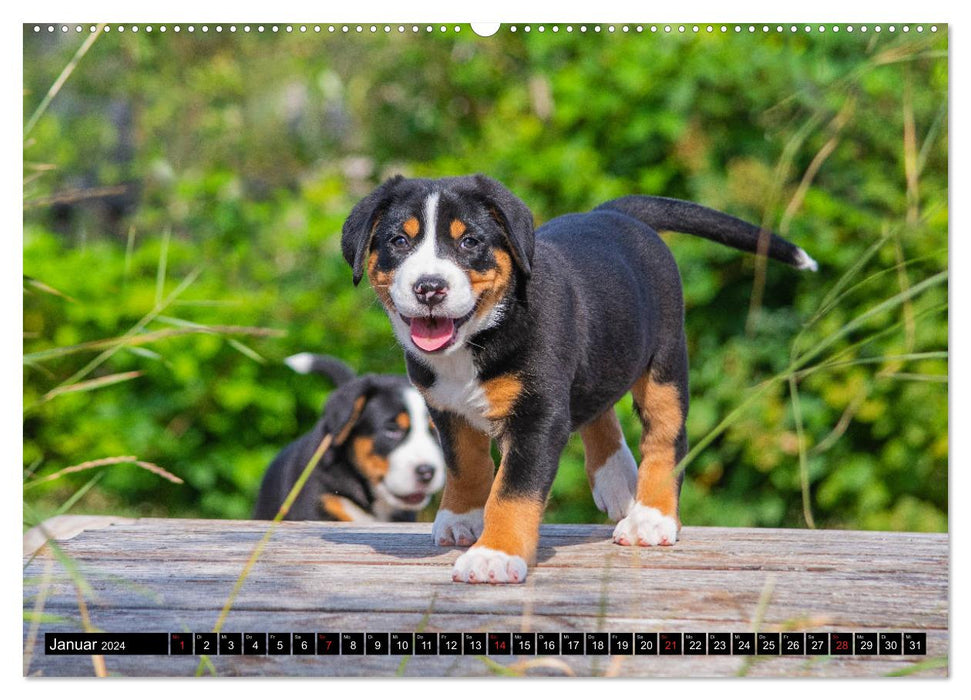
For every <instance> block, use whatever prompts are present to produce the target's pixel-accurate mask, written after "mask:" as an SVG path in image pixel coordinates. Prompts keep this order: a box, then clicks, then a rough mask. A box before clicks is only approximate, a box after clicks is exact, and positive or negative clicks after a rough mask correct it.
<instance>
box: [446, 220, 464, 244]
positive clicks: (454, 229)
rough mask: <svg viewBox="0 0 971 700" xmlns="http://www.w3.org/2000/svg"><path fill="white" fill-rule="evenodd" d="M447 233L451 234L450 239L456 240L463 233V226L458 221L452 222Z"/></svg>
mask: <svg viewBox="0 0 971 700" xmlns="http://www.w3.org/2000/svg"><path fill="white" fill-rule="evenodd" d="M448 232H449V234H451V236H452V238H454V239H456V240H458V239H459V238H461V237H462V234H463V233H465V224H463V223H462V222H461V221H459V220H458V219H454V220H453V221H452V224H451V226H449V227H448Z"/></svg>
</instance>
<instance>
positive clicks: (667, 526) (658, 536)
mask: <svg viewBox="0 0 971 700" xmlns="http://www.w3.org/2000/svg"><path fill="white" fill-rule="evenodd" d="M677 541H678V522H677V520H675V519H674V518H672V517H671V516H670V515H663V514H662V513H661V511H659V510H658V509H657V508H651V507H650V506H642V505H641V504H640V503H635V504H634V507H633V508H632V509H631V511H630V513H629V514H628V515H627V517H626V518H624V519H623V520H621V521H620V522H619V523H617V527H615V528H614V542H616V543H617V544H623V545H632V544H638V545H642V546H654V545H658V544H661V545H669V544H674V543H675V542H677Z"/></svg>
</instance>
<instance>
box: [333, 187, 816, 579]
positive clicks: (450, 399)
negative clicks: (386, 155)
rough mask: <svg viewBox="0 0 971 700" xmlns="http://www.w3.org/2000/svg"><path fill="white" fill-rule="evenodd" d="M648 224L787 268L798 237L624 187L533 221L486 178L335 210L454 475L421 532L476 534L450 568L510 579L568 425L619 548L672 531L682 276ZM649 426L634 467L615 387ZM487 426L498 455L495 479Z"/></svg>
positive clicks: (520, 563)
mask: <svg viewBox="0 0 971 700" xmlns="http://www.w3.org/2000/svg"><path fill="white" fill-rule="evenodd" d="M658 230H673V231H681V232H684V233H690V234H694V235H697V236H702V237H704V238H709V239H711V240H714V241H717V242H719V243H722V244H725V245H729V246H732V247H735V248H738V249H741V250H744V251H748V252H756V251H757V250H759V249H760V241H761V243H762V246H763V247H764V250H765V253H766V254H767V255H768V256H769V257H771V258H774V259H776V260H780V261H782V262H784V263H787V264H789V265H793V266H795V267H797V268H803V269H805V268H808V269H813V270H815V269H816V263H815V261H814V260H812V258H810V257H809V256H808V255H807V254H806V253H805V252H804V251H803V250H802V249H801V248H798V247H797V246H795V245H793V244H791V243H789V242H788V241H786V240H784V239H782V238H779V237H778V236H775V235H772V234H770V233H768V232H763V231H760V229H759V228H758V227H756V226H752V225H751V224H748V223H745V222H744V221H741V220H739V219H736V218H734V217H731V216H728V215H727V214H722V213H720V212H716V211H713V210H711V209H706V208H704V207H702V206H699V205H697V204H692V203H689V202H682V201H679V200H674V199H666V198H660V197H643V196H631V197H624V198H622V199H617V200H614V201H611V202H607V203H606V204H603V205H601V206H599V207H597V208H596V209H594V210H593V211H591V212H588V213H585V214H569V215H566V216H561V217H559V218H556V219H553V220H552V221H549V222H548V223H546V224H545V225H543V226H542V227H540V228H539V229H538V230H536V231H535V232H534V230H533V216H532V213H531V212H530V210H529V209H528V208H527V207H526V205H525V204H523V202H521V201H520V200H519V199H518V198H516V197H515V196H514V195H513V194H512V193H511V192H510V191H509V190H507V189H506V188H505V187H503V186H502V185H501V184H500V183H498V182H496V181H494V180H491V179H489V178H487V177H484V176H481V175H474V176H467V177H455V178H445V179H441V180H406V179H404V178H402V177H401V176H397V177H395V178H392V179H390V180H388V181H387V182H385V183H384V184H383V185H382V186H381V187H379V188H378V189H377V190H375V191H374V192H373V193H372V194H370V195H369V196H368V197H366V198H365V199H364V200H363V201H361V202H360V203H359V204H358V205H357V206H355V207H354V209H353V210H352V211H351V214H350V216H349V217H348V219H347V221H346V222H345V223H344V227H343V233H342V249H343V253H344V257H345V258H346V259H347V261H348V263H349V264H350V265H351V266H352V267H353V270H354V275H353V279H354V283H355V284H357V283H358V282H359V281H360V280H361V278H362V277H363V276H364V275H365V274H367V276H368V280H369V281H370V283H371V286H372V287H373V288H374V290H375V291H376V293H377V295H378V298H379V299H380V300H381V302H382V304H383V305H384V307H385V310H386V311H387V313H388V316H389V318H390V319H391V325H392V327H393V329H394V332H395V334H396V336H397V337H398V340H399V342H400V343H401V345H402V346H403V348H404V350H405V356H406V358H407V366H408V374H409V376H410V378H411V380H412V383H414V384H415V386H417V387H418V389H419V390H420V391H421V392H422V395H423V396H424V397H425V399H426V401H427V402H428V405H429V406H430V407H431V408H432V409H433V410H432V416H433V417H434V419H435V424H436V425H437V426H438V429H439V433H440V435H441V439H442V447H443V449H444V451H445V457H446V462H447V464H448V472H447V476H446V481H445V492H444V494H443V496H442V503H441V507H440V509H439V511H438V515H437V516H436V518H435V524H434V526H433V529H432V535H433V537H434V538H435V541H436V542H437V543H438V544H440V545H456V544H458V545H473V543H474V545H473V546H472V547H471V548H470V549H469V550H468V551H467V552H465V553H464V554H462V556H460V557H459V558H458V560H457V561H456V563H455V567H454V569H453V572H452V578H453V579H454V580H456V581H465V582H469V583H478V582H492V583H502V582H522V581H523V580H524V579H525V578H526V571H527V562H530V561H532V560H533V559H534V557H535V553H536V544H537V539H538V537H539V524H540V521H541V520H542V517H543V510H544V507H545V503H546V498H547V495H548V493H549V490H550V486H551V485H552V483H553V477H554V475H555V474H556V470H557V466H558V463H559V458H560V453H561V452H562V451H563V448H564V446H565V445H566V442H567V438H568V437H569V435H570V433H571V431H575V430H579V431H580V435H581V437H582V439H583V445H584V451H585V453H586V458H585V459H586V472H587V477H588V480H589V482H590V486H591V488H592V491H593V498H594V501H595V502H596V504H597V506H598V507H599V508H600V509H601V510H603V511H605V512H606V513H607V514H608V515H609V516H610V517H611V518H612V519H615V520H619V521H620V522H619V523H618V524H617V527H616V529H615V530H614V534H613V539H614V541H615V542H616V543H618V544H621V545H635V544H637V545H671V544H674V543H675V541H676V540H677V538H678V532H679V529H680V520H679V518H678V498H679V495H680V490H681V474H680V473H679V472H678V471H677V470H676V469H675V467H676V465H677V464H678V462H679V460H680V459H681V458H682V457H683V456H684V455H685V453H686V451H687V440H686V437H685V429H684V424H685V416H686V415H687V412H688V357H687V350H686V345H685V334H684V302H683V299H682V291H681V279H680V276H679V274H678V269H677V266H676V265H675V261H674V258H673V257H672V255H671V253H670V251H669V250H668V248H667V246H666V245H665V244H664V242H663V241H662V240H661V238H660V237H659V236H658V234H657V231H658ZM628 391H630V392H631V393H632V394H633V397H634V404H635V408H636V410H637V412H638V414H639V416H640V419H641V422H642V425H643V435H642V437H641V441H640V451H641V463H640V468H639V469H638V467H637V463H636V462H635V460H634V457H633V455H632V454H631V452H630V450H629V449H628V448H627V445H626V443H625V442H624V436H623V434H622V433H621V429H620V424H619V422H618V419H617V416H616V414H615V413H614V404H616V403H617V402H618V401H619V400H620V399H621V398H622V397H623V396H624V394H625V393H626V392H628ZM490 439H495V440H496V441H497V442H498V445H499V448H500V451H501V453H502V459H501V462H500V465H499V470H498V472H497V473H495V475H494V474H493V472H494V469H495V467H494V463H493V461H492V458H491V455H490Z"/></svg>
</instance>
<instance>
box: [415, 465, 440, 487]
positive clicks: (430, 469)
mask: <svg viewBox="0 0 971 700" xmlns="http://www.w3.org/2000/svg"><path fill="white" fill-rule="evenodd" d="M435 471H436V470H435V467H434V466H432V465H431V464H419V465H418V466H417V467H415V478H416V479H417V480H418V483H419V484H422V485H424V484H427V483H428V482H430V481H431V480H432V479H434V478H435Z"/></svg>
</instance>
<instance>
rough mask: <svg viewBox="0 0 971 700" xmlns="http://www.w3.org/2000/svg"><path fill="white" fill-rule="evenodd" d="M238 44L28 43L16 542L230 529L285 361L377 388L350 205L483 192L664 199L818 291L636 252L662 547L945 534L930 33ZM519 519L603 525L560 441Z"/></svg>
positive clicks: (380, 324)
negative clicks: (672, 476)
mask: <svg viewBox="0 0 971 700" xmlns="http://www.w3.org/2000/svg"><path fill="white" fill-rule="evenodd" d="M252 29H253V30H252V31H251V32H249V33H247V32H244V31H243V28H242V25H238V27H237V31H236V32H235V33H232V32H230V31H229V28H228V25H227V26H224V27H223V28H222V31H221V32H217V31H215V25H211V26H209V27H208V31H207V32H203V31H202V28H201V25H198V26H196V27H194V31H193V32H191V33H190V32H189V31H188V29H187V27H186V26H183V27H182V31H181V32H179V33H176V32H174V31H173V28H172V27H171V26H169V27H168V28H167V31H166V32H164V33H163V32H162V31H160V27H158V26H155V27H153V28H152V31H149V29H148V27H147V26H145V25H140V26H139V27H138V31H137V32H135V31H133V30H132V29H131V26H130V25H129V26H127V28H126V31H124V32H119V31H118V30H117V27H116V26H115V25H112V27H111V31H110V32H95V33H92V32H90V31H89V27H88V26H85V27H83V30H82V31H81V32H77V31H75V28H74V25H69V30H68V31H66V32H62V31H60V26H56V30H55V31H53V32H48V31H47V25H43V26H42V27H41V31H39V32H37V31H34V25H25V27H24V37H23V39H24V89H25V93H24V105H23V113H24V124H25V136H24V139H25V140H24V251H23V256H24V260H23V264H24V275H25V276H24V301H23V303H24V329H23V331H24V396H23V404H24V445H23V454H24V460H23V462H24V463H23V469H24V511H25V525H32V524H35V523H36V522H37V521H38V520H40V519H43V518H45V517H49V516H51V515H54V514H57V513H64V512H71V513H111V514H124V515H138V516H165V517H207V518H245V517H248V515H249V514H250V512H251V509H252V505H253V501H254V499H255V495H256V491H257V489H258V486H259V483H260V479H261V477H262V474H263V471H264V469H265V468H266V466H267V465H268V464H269V462H270V460H271V459H272V458H273V456H274V455H275V454H276V452H277V451H278V450H279V449H280V448H281V447H283V446H284V445H285V444H286V443H288V442H289V441H291V440H292V439H294V438H295V437H297V436H298V435H299V434H300V433H302V432H303V431H305V430H307V429H309V428H310V427H311V425H312V424H313V423H314V421H315V420H316V418H317V417H318V415H319V412H320V408H321V406H322V404H323V403H324V401H325V399H326V397H327V394H328V391H329V390H330V387H329V386H328V385H327V383H326V382H325V380H323V379H322V378H314V377H310V378H302V377H298V376H297V375H295V374H293V373H292V372H291V371H290V370H289V369H287V368H286V367H285V366H283V365H282V364H281V360H282V358H284V357H286V356H287V355H290V354H292V353H295V352H299V351H307V350H310V351H315V352H323V353H329V354H333V355H336V356H338V357H340V358H342V359H344V360H345V361H346V362H348V363H349V364H351V365H352V366H354V367H355V368H357V369H358V370H359V371H361V372H367V371H373V372H388V371H404V362H403V358H402V352H401V350H400V348H399V347H398V345H397V344H396V342H395V340H394V338H393V336H392V333H391V330H390V326H389V324H388V321H387V319H386V317H385V316H384V313H383V312H382V311H381V309H380V306H379V304H378V303H377V301H376V299H375V296H374V294H373V293H372V292H371V290H370V289H368V288H366V285H362V286H361V287H359V288H355V287H354V286H353V285H352V284H351V273H350V269H349V268H348V267H347V266H346V264H345V263H344V261H343V259H342V257H341V255H340V249H339V232H340V228H341V225H342V223H343V221H344V218H345V217H346V215H347V213H348V212H349V210H350V208H351V207H352V206H353V204H354V203H355V202H356V201H357V200H358V199H359V198H361V197H362V196H363V195H365V194H367V193H368V192H369V191H370V190H371V189H372V188H373V187H374V186H375V185H377V184H378V183H379V182H380V181H381V180H382V179H383V178H384V177H387V176H389V175H391V174H394V173H399V172H400V173H404V174H406V175H411V176H431V177H437V176H444V175H458V174H465V173H471V172H482V173H485V174H488V175H490V176H492V177H495V178H498V179H499V180H501V181H503V182H504V183H505V184H506V185H507V186H508V187H510V188H511V189H512V190H513V191H514V192H516V193H517V194H518V195H519V196H520V197H521V198H522V199H523V200H524V201H525V202H526V203H527V204H529V205H530V206H531V207H532V209H533V211H534V213H535V216H536V220H537V223H538V224H539V223H542V222H544V221H546V220H548V219H550V218H552V217H554V216H557V215H559V214H563V213H567V212H571V211H582V210H587V209H589V208H591V207H593V206H596V205H597V204H599V203H601V202H603V201H605V200H607V199H610V198H612V197H618V196H622V195H626V194H631V193H645V194H659V195H665V196H671V197H679V198H684V199H690V200H694V201H698V202H700V203H703V204H705V205H708V206H711V207H715V208H718V209H721V210H724V211H727V212H729V213H732V214H734V215H736V216H740V217H743V218H746V219H749V220H751V221H753V222H755V223H760V224H764V225H766V226H769V227H771V228H773V229H775V230H776V231H778V232H779V233H781V234H782V235H784V236H786V237H787V238H789V239H791V240H792V241H794V242H795V243H797V244H798V245H800V246H802V247H804V248H805V249H806V250H807V251H808V252H809V253H810V254H811V255H812V256H813V257H815V258H816V259H817V260H818V261H819V263H820V270H819V272H818V273H815V274H811V273H801V272H796V271H793V270H791V269H789V268H786V267H784V266H782V265H778V264H771V263H770V264H768V265H766V264H764V263H763V262H761V261H759V260H756V259H755V258H753V257H752V256H747V255H744V254H741V253H738V252H736V251H733V250H730V249H727V248H723V247H721V246H718V245H714V244H711V243H708V242H705V241H700V240H693V239H691V238H690V237H685V236H677V235H666V236H665V238H666V240H667V241H668V243H669V245H670V246H671V248H672V250H673V251H674V254H675V256H676V258H677V260H678V263H679V265H680V269H681V273H682V277H683V280H684V288H685V302H686V307H687V319H688V320H687V332H688V341H689V350H690V358H691V372H692V373H691V380H692V381H691V410H690V413H689V416H688V433H689V439H690V442H691V444H692V446H693V447H694V448H695V449H694V450H693V451H692V453H691V454H690V455H689V460H688V461H687V463H686V471H685V475H686V476H685V486H684V490H683V494H682V504H681V515H682V520H683V521H684V522H685V523H686V524H689V525H729V526H770V527H776V526H784V527H806V526H816V527H826V528H859V529H886V530H922V531H943V530H946V528H947V485H948V472H947V467H948V432H947V430H948V425H947V416H948V412H947V387H948V385H947V369H948V364H947V363H948V359H947V349H948V325H947V319H948V306H947V277H946V274H947V273H946V271H947V263H948V209H947V201H948V179H947V173H948V121H947V115H948V82H947V76H948V58H947V36H946V27H944V26H941V27H938V28H937V31H935V32H932V31H931V30H930V25H923V27H922V30H921V31H920V32H917V31H916V29H913V28H912V31H909V32H906V33H905V32H903V31H901V28H900V26H899V25H898V26H897V27H896V28H895V29H896V31H893V32H891V31H890V30H889V26H887V25H884V26H883V27H882V28H881V31H880V32H876V31H874V28H873V27H872V26H871V28H870V31H868V32H866V33H863V32H860V31H856V32H852V33H851V32H848V31H846V28H845V27H841V28H836V27H833V26H828V27H827V30H826V31H825V32H818V31H816V29H815V26H814V28H813V31H812V32H810V33H807V32H805V30H804V28H803V27H801V26H800V27H798V28H797V31H795V32H792V31H790V29H789V26H788V25H787V26H786V27H785V30H784V31H783V32H777V31H774V30H773V31H770V32H769V33H768V34H763V32H762V31H761V27H759V28H758V29H759V31H756V32H755V33H753V34H750V33H749V32H748V31H747V29H748V28H747V26H746V27H745V28H744V29H743V31H742V32H741V33H736V32H735V31H734V26H730V27H729V31H728V32H727V33H725V34H722V33H721V32H720V28H719V27H718V26H716V27H715V28H714V31H713V32H712V33H708V32H707V31H706V30H705V29H704V27H702V30H701V31H700V32H698V33H693V32H690V31H689V32H686V33H684V34H680V33H678V32H676V31H675V32H672V33H664V32H663V31H658V32H657V33H652V32H651V31H650V27H649V25H648V26H644V27H643V30H642V31H638V30H637V27H636V25H630V26H629V28H628V31H627V32H624V31H623V29H622V26H621V25H616V27H615V30H614V31H610V30H609V29H608V28H607V26H606V25H604V26H603V27H602V29H601V30H600V31H596V30H595V29H594V26H593V25H589V26H588V27H587V31H586V32H581V31H580V26H579V25H576V26H574V29H573V31H572V32H567V31H566V28H565V26H560V27H558V28H557V31H555V32H554V31H553V27H552V26H550V25H548V26H545V27H543V28H542V31H541V28H540V26H538V25H533V26H531V27H529V31H528V32H527V31H526V27H525V26H524V25H517V27H516V31H512V30H511V29H510V27H508V26H503V28H502V29H501V30H500V32H499V33H498V34H496V35H495V36H492V37H489V38H481V37H477V36H475V35H474V34H473V33H472V32H471V31H470V29H469V27H468V26H467V25H460V26H459V27H458V29H459V31H456V28H455V26H454V25H449V26H448V27H446V28H445V29H446V31H440V27H439V26H438V25H436V26H435V27H433V28H432V31H427V30H426V26H425V25H422V26H420V27H419V28H418V31H417V32H414V31H412V26H411V25H407V26H406V27H404V30H405V31H404V32H399V31H398V26H397V25H393V26H390V27H389V31H385V28H384V25H376V30H377V31H376V32H374V33H371V31H370V26H364V27H363V31H361V32H358V31H356V27H355V26H353V25H352V26H351V27H350V30H349V31H348V32H346V33H344V32H342V31H341V28H340V27H338V28H337V31H336V32H334V33H330V32H329V31H328V28H327V26H326V25H325V26H323V27H322V31H320V32H316V31H314V28H313V26H308V27H307V29H306V31H305V32H301V31H300V29H299V25H298V26H295V27H294V29H293V31H292V32H286V31H285V29H284V28H283V26H281V27H280V28H279V30H278V31H277V32H273V31H271V30H270V26H269V25H267V28H266V31H265V32H264V33H262V34H260V33H258V32H257V31H256V28H255V25H254V26H253V28H252ZM838 29H840V30H838ZM618 412H619V414H620V417H621V421H622V423H623V424H624V427H625V432H626V435H627V437H628V442H629V443H630V445H631V447H632V449H633V450H634V452H635V454H636V453H637V442H638V437H639V427H638V425H637V421H636V419H635V418H634V416H633V413H632V410H631V405H630V401H629V399H627V400H625V401H624V402H623V403H622V404H621V405H620V407H619V409H618ZM178 481H181V483H177V482H178ZM433 516H434V508H430V509H429V510H428V511H427V512H425V513H424V514H423V519H425V520H429V519H431V518H432V517H433ZM547 521H548V522H606V519H605V517H604V516H603V515H602V514H600V513H599V512H598V511H597V510H596V508H595V506H594V504H593V501H592V499H591V497H590V493H589V488H588V486H587V484H586V477H585V475H584V472H583V457H582V449H581V446H580V441H579V439H578V438H577V437H576V436H574V438H573V439H572V440H571V443H570V445H569V448H568V449H567V451H566V452H565V454H564V456H563V459H562V461H561V468H560V473H559V476H558V478H557V480H556V483H555V484H554V487H553V494H552V497H551V501H550V507H549V510H548V514H547Z"/></svg>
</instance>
